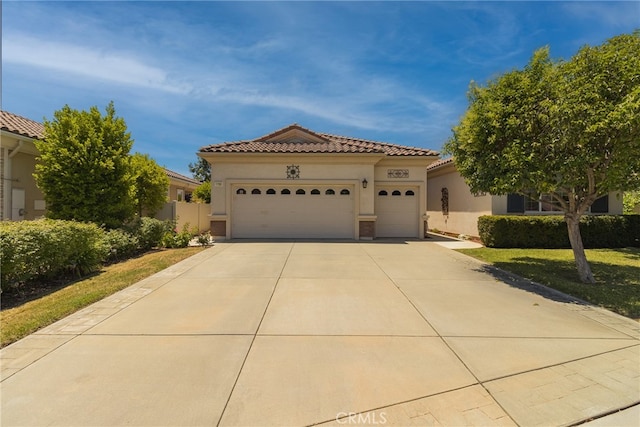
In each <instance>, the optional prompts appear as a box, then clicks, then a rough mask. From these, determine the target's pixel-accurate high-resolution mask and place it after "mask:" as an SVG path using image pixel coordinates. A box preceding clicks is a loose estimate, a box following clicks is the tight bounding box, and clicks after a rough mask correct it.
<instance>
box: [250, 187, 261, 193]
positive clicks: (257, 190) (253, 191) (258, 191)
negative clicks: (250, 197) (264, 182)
mask: <svg viewBox="0 0 640 427" xmlns="http://www.w3.org/2000/svg"><path fill="white" fill-rule="evenodd" d="M251 194H262V191H260V189H258V188H254V189H253V190H251Z"/></svg>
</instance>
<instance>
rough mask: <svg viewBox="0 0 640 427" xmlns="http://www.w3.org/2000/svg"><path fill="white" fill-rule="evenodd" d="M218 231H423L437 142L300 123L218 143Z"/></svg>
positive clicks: (255, 234) (413, 234)
mask: <svg viewBox="0 0 640 427" xmlns="http://www.w3.org/2000/svg"><path fill="white" fill-rule="evenodd" d="M198 155H199V156H200V157H202V158H204V159H206V160H207V161H209V163H211V165H212V168H211V173H212V176H211V201H212V206H213V211H212V216H211V232H212V234H213V235H214V237H216V238H218V239H221V238H227V239H230V238H344V239H373V238H375V237H408V238H423V237H424V235H425V220H426V209H427V200H426V189H427V174H426V167H427V166H428V165H429V164H431V163H432V162H434V161H436V160H437V159H438V153H437V152H435V151H432V150H427V149H422V148H413V147H404V146H401V145H396V144H389V143H382V142H374V141H368V140H363V139H358V138H349V137H344V136H337V135H330V134H326V133H319V132H314V131H312V130H309V129H306V128H303V127H302V126H299V125H297V124H293V125H290V126H287V127H285V128H282V129H280V130H277V131H275V132H273V133H270V134H268V135H265V136H262V137H260V138H256V139H253V140H247V141H238V142H227V143H222V144H214V145H209V146H206V147H203V148H201V149H200V152H199V153H198Z"/></svg>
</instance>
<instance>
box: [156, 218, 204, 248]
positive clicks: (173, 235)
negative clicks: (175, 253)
mask: <svg viewBox="0 0 640 427" xmlns="http://www.w3.org/2000/svg"><path fill="white" fill-rule="evenodd" d="M196 234H198V230H197V228H195V227H193V228H189V223H186V224H185V225H184V226H183V227H182V231H180V232H179V231H178V229H177V226H176V225H175V221H173V222H172V226H171V227H170V228H169V230H168V231H166V232H165V234H164V236H163V237H162V246H164V247H165V248H186V247H187V246H189V242H190V241H191V239H192V238H193V236H194V235H196Z"/></svg>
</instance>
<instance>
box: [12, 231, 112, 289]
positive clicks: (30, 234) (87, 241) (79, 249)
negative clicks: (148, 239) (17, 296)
mask: <svg viewBox="0 0 640 427" xmlns="http://www.w3.org/2000/svg"><path fill="white" fill-rule="evenodd" d="M108 251H109V248H108V246H107V244H106V242H105V239H104V231H103V230H101V229H100V228H99V227H98V226H97V225H95V224H86V223H80V222H75V221H62V220H47V219H45V220H38V221H19V222H11V221H4V222H0V281H1V282H2V289H3V290H4V289H7V288H9V287H15V286H19V285H20V284H21V283H23V282H26V281H28V280H33V279H37V278H52V277H58V276H65V275H71V274H75V275H83V274H86V273H89V272H91V271H94V270H96V269H98V268H99V267H100V265H101V264H102V262H103V261H104V260H105V258H106V257H107V255H108Z"/></svg>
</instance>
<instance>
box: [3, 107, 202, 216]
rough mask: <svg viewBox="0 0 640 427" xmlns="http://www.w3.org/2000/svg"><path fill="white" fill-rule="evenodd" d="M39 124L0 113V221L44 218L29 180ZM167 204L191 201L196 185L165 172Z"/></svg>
mask: <svg viewBox="0 0 640 427" xmlns="http://www.w3.org/2000/svg"><path fill="white" fill-rule="evenodd" d="M43 136H44V126H43V125H42V123H38V122H35V121H33V120H30V119H27V118H24V117H21V116H18V115H16V114H13V113H9V112H8V111H0V175H1V176H2V186H1V187H0V208H1V209H2V210H1V211H0V220H14V221H20V220H32V219H37V218H41V217H43V216H44V215H45V214H46V203H45V200H44V195H43V194H42V191H40V189H39V188H38V187H37V185H36V181H35V179H34V178H33V173H34V172H35V166H36V159H37V157H38V155H39V152H38V149H37V148H36V146H35V144H34V141H35V140H38V139H42V138H43ZM164 170H165V173H166V174H167V176H168V177H169V189H168V192H167V201H168V202H171V201H178V202H185V201H190V200H191V194H192V193H193V190H195V188H196V187H197V186H198V185H200V182H198V181H196V180H195V179H192V178H189V177H187V176H184V175H181V174H179V173H177V172H174V171H172V170H169V169H166V168H165V169H164Z"/></svg>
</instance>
